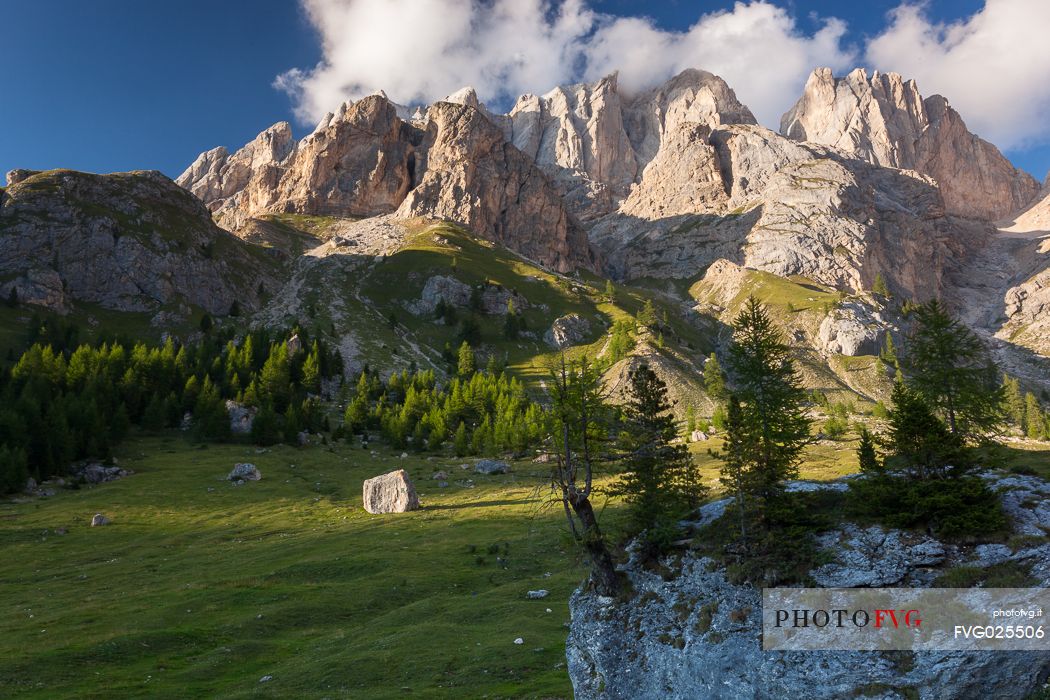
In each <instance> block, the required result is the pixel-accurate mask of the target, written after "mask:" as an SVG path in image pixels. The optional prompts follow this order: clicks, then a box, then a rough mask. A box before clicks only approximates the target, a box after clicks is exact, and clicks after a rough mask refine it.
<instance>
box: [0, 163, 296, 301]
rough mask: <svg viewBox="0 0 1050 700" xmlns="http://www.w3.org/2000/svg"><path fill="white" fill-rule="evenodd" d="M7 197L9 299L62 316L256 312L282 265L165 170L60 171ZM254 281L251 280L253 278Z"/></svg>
mask: <svg viewBox="0 0 1050 700" xmlns="http://www.w3.org/2000/svg"><path fill="white" fill-rule="evenodd" d="M15 180H16V181H15V182H14V184H12V185H10V186H8V187H7V188H6V190H4V191H3V193H2V194H0V233H2V235H0V276H2V277H4V278H5V279H6V280H8V281H6V282H5V283H4V284H3V285H0V293H3V294H4V295H5V298H6V297H7V296H9V295H10V293H11V290H12V289H13V290H14V291H15V295H16V296H17V298H18V300H19V302H21V303H26V304H34V305H39V306H42V307H44V308H47V309H50V310H52V311H55V312H57V313H66V312H68V311H70V310H71V309H72V307H73V304H74V303H75V302H88V303H93V304H98V305H100V306H102V307H104V308H107V309H112V310H117V311H153V312H155V311H157V310H158V309H159V308H160V307H161V306H167V305H178V304H180V303H188V304H192V305H195V306H197V307H200V308H203V309H204V310H205V311H207V312H209V313H212V314H215V315H220V314H222V315H224V314H226V313H227V312H228V311H229V309H230V307H231V305H232V304H233V302H234V301H237V302H238V303H239V304H240V306H241V307H242V308H243V309H244V310H245V311H250V310H252V309H254V308H257V307H258V305H259V297H258V293H257V286H258V284H259V283H260V282H262V283H265V284H270V283H272V280H273V278H274V276H275V273H276V263H272V262H270V261H269V260H268V259H267V256H265V255H259V254H257V252H256V251H253V250H251V246H249V245H247V244H245V243H244V242H242V241H240V240H238V239H237V238H235V237H233V236H231V235H230V234H228V233H227V232H225V231H223V230H222V229H220V228H218V227H217V226H216V225H215V224H214V223H213V222H212V220H211V218H210V216H209V215H208V212H207V210H206V209H205V208H204V207H203V206H202V205H201V203H200V202H199V201H198V200H197V199H195V198H194V197H191V196H188V195H187V193H186V192H185V191H184V190H182V189H180V188H179V187H177V186H176V185H175V184H174V183H173V182H172V181H171V180H169V179H168V178H166V177H164V176H163V175H162V174H160V173H157V172H145V171H143V172H132V173H113V174H111V175H92V174H88V173H80V172H74V171H70V170H52V171H46V172H40V173H33V174H30V175H28V176H26V177H23V178H18V177H16V178H15ZM248 280H250V281H251V283H250V284H249V283H248V282H247V281H248Z"/></svg>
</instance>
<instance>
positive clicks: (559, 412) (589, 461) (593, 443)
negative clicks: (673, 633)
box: [550, 355, 620, 596]
mask: <svg viewBox="0 0 1050 700" xmlns="http://www.w3.org/2000/svg"><path fill="white" fill-rule="evenodd" d="M551 379H552V382H551V388H550V394H551V402H552V404H553V406H552V413H553V419H554V427H555V431H554V434H553V436H552V441H553V442H554V444H553V445H552V449H551V452H552V453H553V454H554V458H555V459H554V466H553V468H552V470H551V486H552V488H553V491H554V494H555V498H556V499H558V500H560V501H561V504H562V507H563V508H564V510H565V516H566V518H567V519H568V521H569V527H570V529H571V530H572V534H573V536H574V537H575V538H576V540H577V541H578V542H580V543H582V545H583V546H584V548H585V549H586V550H587V553H588V555H589V556H590V559H591V581H592V583H593V585H594V589H595V590H596V591H597V592H598V593H599V594H600V595H606V596H615V595H616V594H617V593H618V592H619V590H620V579H619V576H618V575H617V573H616V567H615V565H614V563H613V559H612V555H611V554H610V553H609V548H608V545H607V544H606V541H605V537H604V536H603V535H602V531H601V528H600V527H599V525H598V516H597V514H596V513H595V512H594V506H593V504H592V503H591V500H590V499H591V495H592V494H593V492H594V475H595V469H596V467H597V465H598V463H599V461H600V460H601V459H602V457H601V455H602V453H603V451H604V448H603V445H604V443H605V441H606V440H607V435H608V406H607V404H606V402H605V397H604V396H603V393H602V387H601V376H600V375H599V373H598V372H597V370H596V369H595V368H594V366H593V365H591V364H590V363H589V362H587V360H586V359H584V360H580V361H576V362H567V361H566V360H565V356H564V355H562V357H561V361H560V363H559V366H558V367H556V368H555V369H554V370H553V372H552V376H551Z"/></svg>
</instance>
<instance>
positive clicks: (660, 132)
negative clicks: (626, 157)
mask: <svg viewBox="0 0 1050 700" xmlns="http://www.w3.org/2000/svg"><path fill="white" fill-rule="evenodd" d="M625 112H626V113H625V115H624V128H625V129H626V131H627V135H628V138H629V139H630V141H631V146H632V147H633V148H634V151H635V154H636V157H637V159H638V161H639V163H641V164H642V165H643V166H644V165H645V164H646V163H648V162H649V161H650V160H652V159H653V158H654V157H656V154H657V153H658V152H659V150H660V147H661V144H663V142H664V140H665V138H666V135H667V134H673V133H674V132H675V131H676V129H677V128H678V127H679V126H681V125H682V124H685V123H696V124H703V125H706V126H708V127H710V128H712V129H713V128H715V127H717V126H720V125H723V124H757V123H758V122H757V121H756V120H755V116H754V115H753V114H751V110H749V109H748V108H747V107H745V106H744V105H743V104H741V103H740V101H739V100H737V98H736V93H735V92H733V90H732V89H731V88H730V87H729V85H727V84H726V82H725V81H724V80H722V79H721V78H719V77H718V76H717V75H714V74H712V73H708V72H707V71H703V70H695V69H692V68H690V69H688V70H685V71H682V72H681V73H679V74H678V75H676V76H675V77H674V78H671V80H669V81H667V82H666V83H664V84H663V85H661V86H659V87H657V88H655V89H653V90H650V91H649V92H646V93H642V94H641V95H639V96H638V97H636V98H634V99H633V100H631V102H630V104H629V105H627V108H626V110H625Z"/></svg>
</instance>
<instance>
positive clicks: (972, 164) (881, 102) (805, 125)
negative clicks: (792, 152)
mask: <svg viewBox="0 0 1050 700" xmlns="http://www.w3.org/2000/svg"><path fill="white" fill-rule="evenodd" d="M780 130H781V133H783V134H784V135H786V136H789V137H790V138H793V139H797V140H801V141H811V142H814V143H821V144H826V145H828V146H834V147H836V148H840V149H842V150H844V151H846V152H848V153H850V154H852V155H855V156H857V157H859V158H863V159H865V160H867V161H869V162H871V163H875V164H877V165H884V166H887V167H891V168H906V169H911V170H917V171H918V172H920V173H923V174H925V175H929V176H930V177H932V178H933V179H934V180H936V181H937V183H938V185H939V186H940V190H941V193H942V194H943V196H944V202H945V206H946V207H947V209H948V211H949V212H951V213H953V214H959V215H962V216H970V217H977V218H982V219H986V220H996V219H1000V218H1002V217H1004V216H1007V215H1009V214H1012V213H1014V212H1016V211H1018V210H1020V209H1021V208H1022V207H1024V206H1026V205H1027V204H1028V203H1029V202H1031V200H1032V198H1033V197H1034V196H1035V194H1036V192H1037V191H1038V190H1039V184H1038V183H1037V182H1036V181H1035V179H1034V178H1032V177H1031V176H1030V175H1028V174H1027V173H1024V172H1022V171H1020V170H1017V169H1016V168H1014V167H1013V166H1012V165H1011V164H1010V162H1009V161H1008V160H1007V159H1006V158H1004V157H1003V155H1002V154H1001V153H1000V152H999V149H997V148H996V147H995V146H993V145H992V144H990V143H988V142H987V141H984V140H982V139H980V138H978V137H977V136H975V135H974V134H972V133H970V131H969V130H967V128H966V124H965V123H964V122H963V120H962V117H960V116H959V114H958V112H956V111H955V110H954V109H952V107H951V105H949V104H948V100H946V99H945V98H943V97H941V96H940V95H933V96H931V97H928V98H925V99H923V97H922V95H920V94H919V89H918V86H917V85H916V84H915V81H914V80H907V81H906V80H904V79H903V78H902V77H901V76H900V75H898V74H897V73H885V74H883V73H879V72H878V71H875V72H874V73H873V74H872V75H871V76H870V77H869V76H868V74H867V72H866V71H865V70H864V69H862V68H857V69H856V70H854V71H853V72H851V73H850V74H849V75H847V76H846V77H844V78H835V77H834V76H833V75H832V73H831V69H829V68H818V69H816V70H815V71H813V73H812V74H811V75H810V77H809V80H808V81H807V82H806V87H805V90H804V91H803V93H802V97H800V98H799V100H798V102H797V103H796V104H795V106H794V107H793V108H792V109H791V110H790V111H788V112H787V113H786V114H785V115H784V117H783V119H782V120H781V126H780Z"/></svg>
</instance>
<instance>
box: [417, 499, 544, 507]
mask: <svg viewBox="0 0 1050 700" xmlns="http://www.w3.org/2000/svg"><path fill="white" fill-rule="evenodd" d="M530 503H533V499H531V498H519V499H515V500H506V501H474V502H473V503H450V504H447V505H435V506H427V505H424V506H422V507H421V508H420V510H463V509H465V508H497V507H499V506H524V505H528V504H530Z"/></svg>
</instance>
